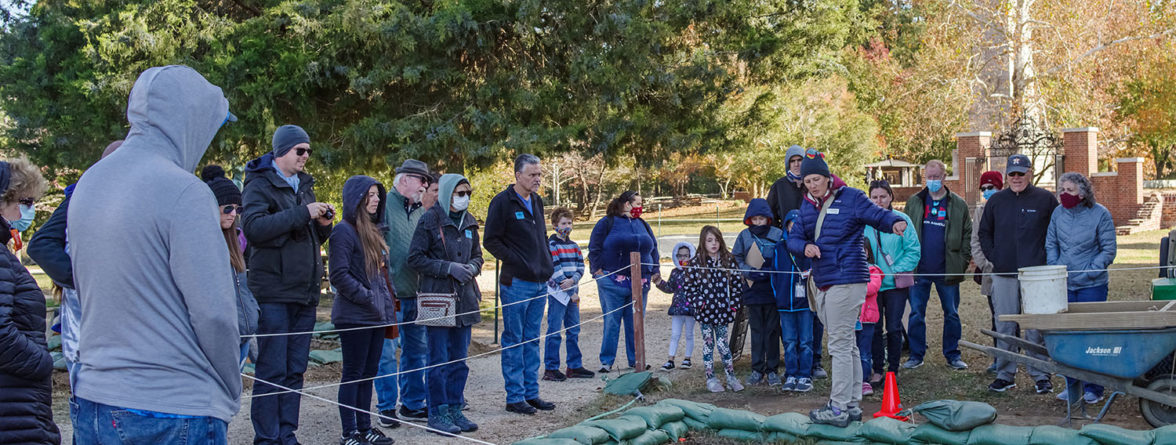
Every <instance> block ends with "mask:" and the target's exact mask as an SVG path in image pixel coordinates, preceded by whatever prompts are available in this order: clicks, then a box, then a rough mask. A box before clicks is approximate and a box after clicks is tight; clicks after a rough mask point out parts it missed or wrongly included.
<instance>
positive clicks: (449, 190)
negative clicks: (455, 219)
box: [437, 173, 470, 213]
mask: <svg viewBox="0 0 1176 445" xmlns="http://www.w3.org/2000/svg"><path fill="white" fill-rule="evenodd" d="M462 182H466V183H468V182H470V181H469V180H468V179H466V177H465V176H462V175H459V174H456V173H446V174H444V175H441V180H440V181H439V182H438V183H437V204H438V205H440V206H441V209H442V210H445V213H449V208H450V205H451V204H452V203H453V190H454V189H456V188H457V186H458V185H459V184H461V183H462ZM463 213H465V211H463Z"/></svg>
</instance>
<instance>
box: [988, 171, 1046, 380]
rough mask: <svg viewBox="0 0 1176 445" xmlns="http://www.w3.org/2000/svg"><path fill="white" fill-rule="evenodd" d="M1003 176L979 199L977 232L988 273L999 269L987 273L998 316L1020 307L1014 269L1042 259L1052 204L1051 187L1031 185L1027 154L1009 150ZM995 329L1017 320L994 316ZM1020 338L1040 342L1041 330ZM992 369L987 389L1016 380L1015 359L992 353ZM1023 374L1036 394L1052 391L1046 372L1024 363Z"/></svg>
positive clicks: (1013, 330) (1010, 328)
mask: <svg viewBox="0 0 1176 445" xmlns="http://www.w3.org/2000/svg"><path fill="white" fill-rule="evenodd" d="M1005 176H1006V177H1007V180H1006V181H1005V183H1007V184H1008V185H1009V188H1007V189H1005V190H1002V191H999V192H997V193H996V194H995V195H992V198H990V199H989V200H988V203H987V204H985V205H984V216H983V217H982V218H981V219H980V229H979V230H978V232H977V237H978V238H980V249H981V250H982V251H983V252H984V257H985V258H987V259H988V261H990V262H991V263H992V271H993V273H997V274H1001V275H994V276H993V277H992V308H993V313H994V314H993V315H994V316H995V317H997V319H998V320H999V316H1000V315H1003V314H1019V313H1021V285H1020V282H1019V281H1018V280H1017V269H1019V268H1022V267H1029V266H1041V265H1044V264H1045V232H1046V230H1047V229H1048V228H1049V219H1050V215H1052V214H1053V211H1054V209H1055V208H1057V206H1058V200H1057V198H1055V197H1054V195H1053V193H1050V192H1049V191H1048V190H1044V189H1041V188H1037V187H1034V186H1033V184H1032V181H1033V165H1032V164H1031V163H1030V161H1029V157H1028V156H1025V155H1022V154H1015V155H1012V156H1009V160H1008V164H1007V165H1006V167H1005ZM998 223H999V224H1000V228H999V229H998V227H997V224H998ZM996 331H997V332H999V333H1001V334H1005V335H1017V324H1016V323H1014V322H1008V321H997V322H996ZM1025 340H1028V341H1031V342H1034V343H1038V344H1040V343H1042V340H1041V334H1040V333H1039V332H1037V331H1036V330H1032V329H1027V330H1025ZM996 346H997V347H998V348H1001V349H1004V350H1007V351H1013V352H1016V350H1017V348H1016V346H1014V345H1012V344H1009V343H1008V342H1003V341H999V340H998V341H997V342H996ZM1030 355H1034V356H1038V355H1037V354H1032V353H1031V354H1030ZM1038 358H1041V359H1045V357H1040V356H1038ZM996 370H997V374H996V380H994V381H993V382H992V384H990V385H988V389H989V390H991V391H995V392H1004V391H1006V390H1008V389H1009V388H1014V387H1016V386H1017V385H1016V384H1015V383H1013V382H1014V381H1015V380H1014V378H1015V377H1016V374H1017V364H1016V363H1014V362H1012V361H1009V360H1004V359H1001V358H997V361H996ZM1029 375H1030V376H1032V377H1033V381H1034V382H1035V384H1034V386H1035V389H1036V391H1037V393H1038V394H1049V393H1051V392H1053V384H1051V383H1050V381H1049V379H1050V375H1049V374H1047V373H1045V372H1043V371H1041V370H1039V369H1035V368H1029Z"/></svg>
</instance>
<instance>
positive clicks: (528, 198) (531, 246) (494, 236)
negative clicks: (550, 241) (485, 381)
mask: <svg viewBox="0 0 1176 445" xmlns="http://www.w3.org/2000/svg"><path fill="white" fill-rule="evenodd" d="M514 173H515V183H514V184H511V186H509V187H507V188H506V190H503V191H502V192H501V193H499V194H498V195H496V196H495V197H494V199H493V200H491V201H490V208H489V209H488V210H487V212H486V232H485V237H484V238H483V245H484V246H485V247H486V250H488V251H490V253H491V254H492V255H494V257H495V258H498V259H499V260H500V261H502V272H501V275H500V277H501V278H500V279H499V283H500V284H501V285H502V304H504V305H507V304H509V305H510V306H506V307H504V308H502V315H503V331H502V348H503V351H502V379H503V380H504V381H505V383H506V410H507V411H510V412H514V413H520V414H535V410H536V409H541V410H544V411H549V410H553V409H555V404H554V403H550V402H547V401H544V400H543V399H540V398H539V365H540V364H541V363H542V362H541V361H540V360H539V341H538V340H537V339H538V338H539V325H540V324H541V323H542V322H543V309H544V308H545V307H546V304H547V298H546V295H545V293H546V290H547V286H546V284H545V283H547V279H548V278H551V274H552V272H553V271H554V266H552V264H551V252H550V251H548V250H547V223H546V221H544V220H543V198H540V197H539V194H538V193H536V191H537V190H539V185H540V184H541V182H542V179H543V167H542V166H540V165H539V158H538V157H535V155H532V154H522V155H519V157H518V158H515V163H514ZM516 302H520V303H518V304H513V303H516ZM524 342H525V343H526V344H524V345H522V346H520V347H517V348H516V347H513V346H515V345H517V344H519V343H524Z"/></svg>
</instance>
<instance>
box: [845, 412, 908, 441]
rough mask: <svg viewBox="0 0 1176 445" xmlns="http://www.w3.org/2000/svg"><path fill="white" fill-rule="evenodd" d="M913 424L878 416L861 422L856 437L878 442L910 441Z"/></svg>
mask: <svg viewBox="0 0 1176 445" xmlns="http://www.w3.org/2000/svg"><path fill="white" fill-rule="evenodd" d="M914 432H915V425H914V424H912V423H910V422H903V421H901V420H897V419H891V418H889V417H879V418H877V419H873V420H870V421H869V422H866V423H863V424H862V427H861V428H859V429H858V433H857V434H858V437H861V438H864V439H868V440H872V441H874V442H880V443H892V444H905V443H907V442H910V440H911V434H913V433H914Z"/></svg>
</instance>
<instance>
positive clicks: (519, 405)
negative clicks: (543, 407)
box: [506, 402, 535, 416]
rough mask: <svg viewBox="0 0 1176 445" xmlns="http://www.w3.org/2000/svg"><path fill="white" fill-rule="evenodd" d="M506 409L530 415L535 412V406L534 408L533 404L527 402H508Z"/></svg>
mask: <svg viewBox="0 0 1176 445" xmlns="http://www.w3.org/2000/svg"><path fill="white" fill-rule="evenodd" d="M506 411H507V412H512V413H519V414H526V415H528V416H529V415H532V414H535V408H532V407H531V405H528V404H527V403H526V402H515V403H507V404H506Z"/></svg>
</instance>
